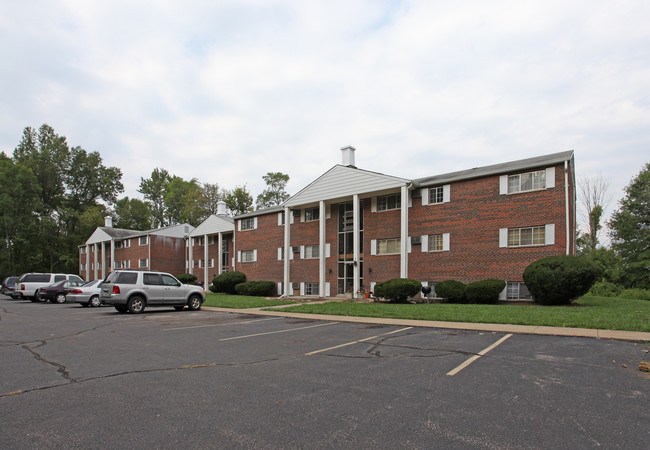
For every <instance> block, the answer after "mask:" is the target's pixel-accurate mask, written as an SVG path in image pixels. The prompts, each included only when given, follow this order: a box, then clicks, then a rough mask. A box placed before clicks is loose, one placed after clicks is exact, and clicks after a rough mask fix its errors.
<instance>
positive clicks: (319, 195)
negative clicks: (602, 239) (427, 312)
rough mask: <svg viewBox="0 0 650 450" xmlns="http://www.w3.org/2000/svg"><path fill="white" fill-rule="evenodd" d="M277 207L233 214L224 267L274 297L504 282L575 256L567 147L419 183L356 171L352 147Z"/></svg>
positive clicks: (521, 289)
mask: <svg viewBox="0 0 650 450" xmlns="http://www.w3.org/2000/svg"><path fill="white" fill-rule="evenodd" d="M341 151H342V156H343V164H341V165H336V166H334V167H333V168H331V169H330V170H329V171H327V172H325V173H324V174H323V175H321V176H320V177H319V178H318V179H316V180H315V181H313V182H312V183H311V184H309V185H308V186H307V187H305V188H304V189H303V190H301V191H300V192H298V193H297V194H296V195H294V196H292V197H291V198H290V199H289V200H287V201H286V202H285V203H284V204H283V205H282V207H276V208H270V209H266V210H261V211H255V212H252V213H248V214H243V215H240V216H237V217H235V232H234V236H235V238H234V252H233V253H234V254H233V256H234V257H235V258H234V261H233V266H234V268H235V269H236V270H239V271H241V272H244V273H245V274H246V276H247V279H248V280H269V281H274V282H276V283H277V286H278V292H279V293H282V294H283V295H287V296H288V295H317V296H319V297H330V296H335V295H340V294H345V293H352V294H353V296H355V297H356V296H358V295H360V293H362V292H363V290H367V289H370V290H372V289H373V288H374V285H375V284H376V283H377V282H381V281H385V280H388V279H391V278H398V277H400V278H413V279H417V280H419V281H421V282H422V284H423V285H429V286H432V287H433V288H434V289H433V293H432V294H431V295H435V283H437V282H440V281H443V280H448V279H455V280H458V281H462V282H465V283H469V282H472V281H478V280H482V279H486V278H498V279H502V280H504V281H506V282H507V288H506V290H504V292H503V294H502V297H503V298H504V299H505V298H510V299H518V298H527V297H529V294H528V292H527V289H526V287H525V285H524V284H523V279H522V273H523V271H524V269H525V268H526V266H528V264H530V263H531V262H533V261H536V260H538V259H540V258H543V257H546V256H550V255H559V254H574V246H575V230H576V223H575V207H576V201H575V195H576V193H575V169H574V156H573V151H567V152H561V153H555V154H550V155H545V156H540V157H536V158H529V159H524V160H519V161H514V162H508V163H504V164H497V165H492V166H486V167H479V168H474V169H469V170H465V171H460V172H454V173H448V174H443V175H436V176H432V177H427V178H420V179H413V180H409V179H405V178H399V177H394V176H390V175H385V174H381V173H376V172H371V171H368V170H363V169H359V168H357V167H356V166H355V149H354V148H353V147H345V148H343V149H341Z"/></svg>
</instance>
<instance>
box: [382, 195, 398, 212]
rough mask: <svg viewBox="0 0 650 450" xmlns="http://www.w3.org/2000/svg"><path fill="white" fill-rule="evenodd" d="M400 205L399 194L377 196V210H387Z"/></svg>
mask: <svg viewBox="0 0 650 450" xmlns="http://www.w3.org/2000/svg"><path fill="white" fill-rule="evenodd" d="M401 207H402V196H401V194H390V195H382V196H381V197H377V211H388V210H391V209H399V208H401Z"/></svg>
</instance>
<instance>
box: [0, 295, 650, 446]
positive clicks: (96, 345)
mask: <svg viewBox="0 0 650 450" xmlns="http://www.w3.org/2000/svg"><path fill="white" fill-rule="evenodd" d="M649 355H650V354H649V353H648V346H647V345H645V344H641V343H634V342H621V341H614V340H605V339H592V338H579V337H558V336H536V335H517V334H514V335H506V334H505V333H497V332H494V333H493V332H478V331H465V330H449V329H439V328H418V327H399V326H393V325H377V324H363V323H342V322H336V321H323V320H306V319H295V318H294V319H292V318H284V317H263V316H254V315H253V316H251V315H243V314H236V313H224V312H215V311H197V312H190V311H182V312H176V311H174V310H172V309H171V308H170V309H153V308H152V309H148V310H147V311H145V313H144V314H141V315H128V314H127V315H124V314H118V313H117V312H116V311H115V310H114V309H112V308H107V307H103V308H94V309H93V308H82V307H81V306H79V305H69V304H64V305H52V304H35V303H31V302H27V301H14V300H10V299H8V298H5V297H1V296H0V423H1V424H2V425H1V428H0V448H8V449H9V448H11V449H14V448H16V449H21V448H66V449H68V448H179V447H183V448H413V449H417V448H498V449H509V448H513V449H514V448H595V447H604V448H645V447H646V446H647V443H648V442H650V412H649V411H648V404H649V402H648V395H649V393H650V376H648V374H647V373H643V372H640V371H639V370H638V369H637V368H638V365H639V363H640V362H641V361H648V360H650V356H649ZM464 364H467V366H464ZM459 367H462V368H460V369H459ZM454 369H456V370H458V371H457V372H455V371H454ZM451 373H453V375H450V374H451Z"/></svg>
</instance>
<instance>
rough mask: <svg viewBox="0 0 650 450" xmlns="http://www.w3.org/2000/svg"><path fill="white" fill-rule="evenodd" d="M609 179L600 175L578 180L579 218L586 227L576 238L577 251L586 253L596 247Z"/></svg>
mask: <svg viewBox="0 0 650 450" xmlns="http://www.w3.org/2000/svg"><path fill="white" fill-rule="evenodd" d="M609 186H610V184H609V181H608V180H606V179H604V178H602V177H601V176H600V175H599V176H597V177H594V178H583V179H581V180H580V181H579V182H578V193H579V199H580V200H579V202H580V205H581V214H580V215H581V219H582V221H583V222H584V223H585V225H586V226H587V227H588V230H589V231H587V232H585V233H581V235H580V236H579V238H578V253H588V252H591V251H593V250H595V249H596V248H597V247H598V240H599V239H598V233H599V232H600V230H601V229H602V223H601V221H602V217H603V211H604V209H605V208H606V207H607V205H608V203H609V200H610V194H609Z"/></svg>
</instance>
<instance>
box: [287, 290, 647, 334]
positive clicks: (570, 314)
mask: <svg viewBox="0 0 650 450" xmlns="http://www.w3.org/2000/svg"><path fill="white" fill-rule="evenodd" d="M283 310H286V311H291V312H301V313H312V314H332V315H343V316H361V317H388V318H395V319H416V320H439V321H446V322H473V323H505V324H513V325H545V326H554V327H573V328H596V329H603V330H626V331H648V332H650V302H649V301H647V300H632V299H624V298H607V297H583V298H581V299H580V300H578V301H577V303H576V304H575V305H571V306H541V305H537V304H530V305H507V304H506V305H504V304H500V305H454V304H441V303H438V304H430V305H429V304H419V305H411V304H392V303H337V302H329V303H324V304H318V305H310V304H304V305H298V306H292V307H288V308H283Z"/></svg>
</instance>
